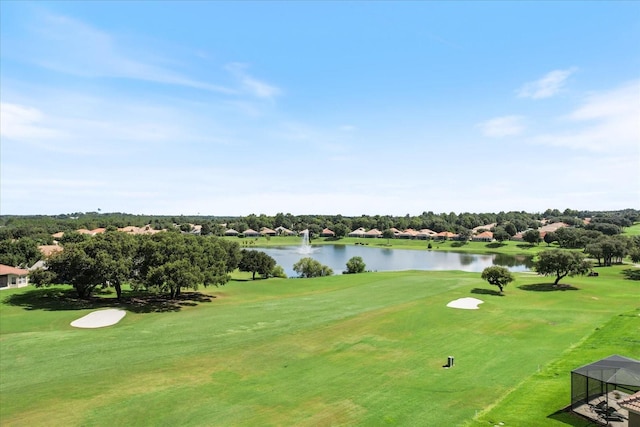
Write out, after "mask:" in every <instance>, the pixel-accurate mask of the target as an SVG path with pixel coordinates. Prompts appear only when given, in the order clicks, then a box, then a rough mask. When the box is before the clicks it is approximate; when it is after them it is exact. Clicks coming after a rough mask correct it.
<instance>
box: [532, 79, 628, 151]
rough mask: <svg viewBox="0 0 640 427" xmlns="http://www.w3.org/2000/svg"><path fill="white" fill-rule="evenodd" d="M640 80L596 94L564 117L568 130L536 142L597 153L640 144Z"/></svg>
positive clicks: (541, 136)
mask: <svg viewBox="0 0 640 427" xmlns="http://www.w3.org/2000/svg"><path fill="white" fill-rule="evenodd" d="M639 94H640V80H637V81H633V82H630V83H627V84H624V85H622V86H620V87H617V88H615V89H611V90H609V91H605V92H600V93H594V94H591V95H590V96H588V97H587V98H586V99H585V101H584V103H583V104H582V105H581V106H579V107H578V108H576V109H575V110H574V111H573V112H571V113H570V114H569V115H567V116H566V117H564V118H563V119H562V124H563V125H564V126H565V128H566V130H564V131H560V132H556V133H546V134H542V135H539V136H537V137H535V138H534V139H533V141H534V142H537V143H540V144H545V145H552V146H560V147H568V148H573V149H578V150H590V151H597V152H604V151H611V150H622V149H635V150H638V148H639V147H640V120H638V118H639V117H640V102H638V99H639Z"/></svg>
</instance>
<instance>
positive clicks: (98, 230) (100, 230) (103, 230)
mask: <svg viewBox="0 0 640 427" xmlns="http://www.w3.org/2000/svg"><path fill="white" fill-rule="evenodd" d="M105 231H107V229H106V228H102V227H101V228H94V229H93V230H91V234H92V235H94V236H95V235H96V234H102V233H104V232H105Z"/></svg>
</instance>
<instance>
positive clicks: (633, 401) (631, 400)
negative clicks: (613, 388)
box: [618, 391, 640, 414]
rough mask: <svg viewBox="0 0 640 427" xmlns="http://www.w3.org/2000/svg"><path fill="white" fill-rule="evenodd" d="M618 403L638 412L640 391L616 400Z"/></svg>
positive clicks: (639, 412)
mask: <svg viewBox="0 0 640 427" xmlns="http://www.w3.org/2000/svg"><path fill="white" fill-rule="evenodd" d="M618 405H620V407H621V408H624V409H626V410H628V411H631V412H635V413H636V414H640V391H639V392H637V393H635V394H632V395H631V396H629V397H625V398H624V399H621V400H619V401H618Z"/></svg>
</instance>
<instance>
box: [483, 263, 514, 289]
mask: <svg viewBox="0 0 640 427" xmlns="http://www.w3.org/2000/svg"><path fill="white" fill-rule="evenodd" d="M480 277H482V280H486V281H487V282H488V283H489V284H490V285H494V286H497V287H498V288H499V289H500V292H501V293H502V291H503V290H504V287H505V286H507V285H508V284H509V283H511V282H513V281H514V280H515V279H514V277H513V275H512V274H511V272H510V271H509V270H508V269H506V268H505V267H501V266H498V265H494V266H492V267H487V268H485V269H484V270H482V275H481V276H480Z"/></svg>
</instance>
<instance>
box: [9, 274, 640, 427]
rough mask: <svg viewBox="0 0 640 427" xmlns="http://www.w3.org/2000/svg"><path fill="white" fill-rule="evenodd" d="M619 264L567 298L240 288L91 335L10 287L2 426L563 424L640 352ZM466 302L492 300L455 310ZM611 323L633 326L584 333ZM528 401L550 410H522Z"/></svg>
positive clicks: (449, 288) (259, 285) (316, 284)
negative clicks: (449, 364) (599, 373)
mask: <svg viewBox="0 0 640 427" xmlns="http://www.w3.org/2000/svg"><path fill="white" fill-rule="evenodd" d="M621 270H622V268H621V267H613V268H606V269H604V268H603V269H599V270H598V271H599V272H600V277H596V278H593V277H583V278H574V279H565V280H564V281H563V282H564V283H567V284H569V283H570V284H572V285H573V286H574V287H575V288H577V289H573V288H570V289H567V290H564V291H557V290H556V291H547V290H548V286H547V285H546V283H548V282H549V281H548V280H546V279H543V278H540V277H537V276H535V275H532V274H520V275H518V276H517V277H518V279H517V281H516V282H514V283H512V284H510V285H509V287H508V288H507V291H506V294H507V295H506V296H504V297H502V296H498V295H496V293H495V292H494V291H493V289H491V288H490V287H489V286H488V285H487V284H486V283H484V282H482V281H481V280H480V278H479V274H477V273H475V274H474V273H464V272H423V271H420V272H415V271H411V272H393V273H367V274H360V275H347V276H333V277H328V278H322V279H288V280H277V279H270V280H268V281H255V282H251V281H247V282H231V283H230V284H228V285H227V286H226V287H224V288H219V289H213V290H208V291H207V292H208V293H209V294H210V295H212V296H215V297H216V298H214V299H212V301H211V302H200V303H198V304H196V305H185V306H183V307H182V308H181V309H180V310H177V311H166V312H141V310H134V311H131V312H129V313H128V314H127V316H126V317H125V318H124V319H123V320H122V321H121V322H120V323H119V324H117V325H115V326H112V327H108V328H103V329H95V330H81V329H74V328H72V327H71V326H69V323H70V322H71V321H72V320H75V319H77V318H78V317H81V316H82V315H84V314H86V313H88V312H90V311H91V310H90V309H86V308H81V309H76V310H71V309H61V307H59V306H56V305H55V304H43V303H42V301H41V300H38V299H37V298H36V297H29V298H26V297H25V296H24V295H25V294H26V295H29V293H30V292H34V290H33V289H26V290H25V289H22V290H16V291H3V292H2V293H1V294H0V298H1V299H2V301H3V304H2V305H0V320H1V321H0V356H1V357H0V372H1V375H0V424H2V425H3V426H9V425H25V426H26V425H29V426H33V425H65V426H69V425H108V426H112V425H224V426H229V425H239V426H256V425H260V426H267V425H302V426H318V425H367V426H369V425H420V426H423V425H428V426H440V425H462V424H465V423H470V424H472V425H475V424H477V425H488V424H487V422H488V421H491V420H493V419H494V417H502V418H501V419H497V418H495V420H496V422H498V421H504V422H505V423H506V422H507V421H509V422H510V423H507V425H520V426H522V425H531V426H534V425H559V426H566V424H565V422H564V421H563V420H562V419H560V418H558V417H555V418H554V417H551V418H547V417H548V416H549V415H551V414H553V412H555V411H556V410H558V409H560V408H561V407H562V406H564V405H566V404H568V397H569V396H568V388H569V375H568V370H570V369H571V368H573V367H575V366H578V365H581V364H584V363H587V362H589V361H592V360H595V359H597V358H599V357H601V356H608V355H610V354H613V353H619V354H623V355H627V356H630V357H638V356H640V344H639V342H638V338H637V337H638V333H636V332H638V331H639V325H640V317H639V316H638V312H637V310H638V308H639V305H640V303H639V301H640V299H639V298H638V297H639V296H640V282H637V281H629V280H624V279H623V277H622V275H621V274H620V272H621ZM561 283H562V282H561ZM17 296H22V297H17ZM468 296H473V297H476V298H479V299H482V300H484V301H485V303H484V304H482V305H481V306H480V309H479V310H456V309H450V308H447V307H446V306H445V305H446V304H447V303H448V302H449V301H451V300H453V299H456V298H460V297H468ZM11 301H13V304H12V303H11ZM29 303H30V304H31V307H32V308H33V307H35V309H31V310H26V309H25V306H26V305H27V304H29ZM16 304H19V305H16ZM38 307H45V308H38ZM634 310H635V311H634ZM142 311H144V310H142ZM624 313H626V314H628V316H627V317H620V316H619V315H620V314H624ZM619 322H622V323H619ZM597 328H600V330H599V331H596V329H597ZM603 328H604V329H603ZM620 328H622V329H620ZM605 330H606V331H609V330H612V331H619V330H623V331H628V332H624V333H623V332H617V333H612V334H609V333H606V334H605V336H606V339H601V338H597V337H596V335H594V337H596V338H593V337H592V338H590V337H591V336H592V334H594V332H595V334H602V333H603V331H605ZM594 340H596V341H594ZM583 350H584V351H583ZM449 355H453V356H455V361H456V365H455V367H454V368H453V369H443V368H442V365H443V364H444V363H445V362H446V359H447V356H449ZM539 369H540V371H539ZM556 374H557V375H556ZM530 390H535V391H540V394H541V395H544V399H542V400H541V401H540V402H537V403H536V404H534V405H533V407H535V411H530V412H527V411H526V410H525V411H524V412H519V411H520V410H522V409H523V408H524V409H527V410H528V409H531V406H532V404H530V400H529V399H530V397H531V396H530ZM542 392H544V393H542ZM505 396H506V397H505ZM476 413H477V414H478V417H477V418H475V415H476ZM511 420H516V421H517V422H511Z"/></svg>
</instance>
